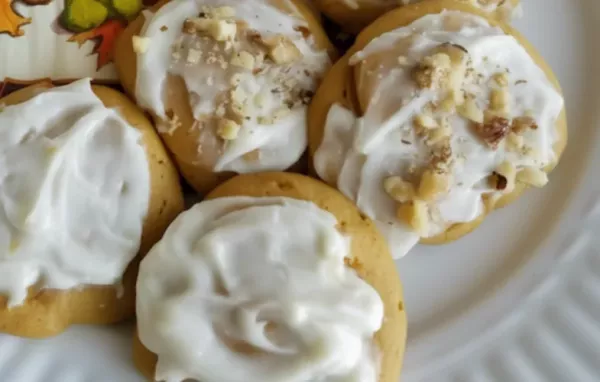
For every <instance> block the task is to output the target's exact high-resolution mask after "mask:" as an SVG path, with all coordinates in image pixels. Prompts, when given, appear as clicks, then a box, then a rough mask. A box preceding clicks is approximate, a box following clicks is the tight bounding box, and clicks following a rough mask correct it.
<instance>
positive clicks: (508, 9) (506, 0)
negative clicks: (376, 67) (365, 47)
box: [313, 0, 520, 33]
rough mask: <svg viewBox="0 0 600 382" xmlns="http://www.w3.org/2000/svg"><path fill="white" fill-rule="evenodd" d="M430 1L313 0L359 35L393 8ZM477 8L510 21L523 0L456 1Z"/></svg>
mask: <svg viewBox="0 0 600 382" xmlns="http://www.w3.org/2000/svg"><path fill="white" fill-rule="evenodd" d="M422 1H429V0H313V3H314V4H315V6H316V7H317V8H318V9H320V10H321V11H322V12H323V13H324V14H325V15H327V16H328V17H329V18H331V19H332V20H334V21H335V22H336V23H338V24H339V25H341V26H342V27H343V28H344V29H345V30H346V31H349V32H354V33H358V32H360V31H361V30H362V29H363V28H364V27H366V26H367V25H369V24H370V23H372V22H373V21H375V20H376V19H377V18H378V17H380V16H382V15H383V14H385V13H386V12H389V11H391V10H392V9H394V8H396V7H399V6H402V5H407V4H412V3H417V2H422ZM455 1H458V2H462V3H465V4H470V5H473V6H477V7H479V8H480V9H482V10H484V11H485V12H486V13H487V14H489V15H490V16H491V17H494V18H497V19H499V20H507V19H510V18H511V17H512V15H513V13H514V12H518V11H519V10H520V0H455Z"/></svg>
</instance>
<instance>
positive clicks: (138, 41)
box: [131, 36, 150, 54]
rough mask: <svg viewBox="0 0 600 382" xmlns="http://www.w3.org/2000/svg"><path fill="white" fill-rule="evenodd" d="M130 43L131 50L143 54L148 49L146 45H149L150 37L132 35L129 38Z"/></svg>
mask: <svg viewBox="0 0 600 382" xmlns="http://www.w3.org/2000/svg"><path fill="white" fill-rule="evenodd" d="M131 43H132V44H133V51H134V52H135V53H137V54H143V53H146V52H147V51H148V47H149V46H150V38H149V37H140V36H133V37H132V38H131Z"/></svg>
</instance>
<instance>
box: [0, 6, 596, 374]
mask: <svg viewBox="0 0 600 382" xmlns="http://www.w3.org/2000/svg"><path fill="white" fill-rule="evenodd" d="M524 5H525V18H524V19H522V20H520V21H518V22H517V26H518V28H519V29H520V30H522V31H523V32H524V33H525V35H526V36H527V37H528V38H529V39H530V40H532V42H533V43H534V44H535V45H536V46H537V47H538V48H539V50H540V51H541V52H542V54H543V55H544V56H545V57H546V59H547V60H548V61H549V62H550V64H551V66H552V67H553V68H554V70H555V71H556V73H557V74H558V77H559V78H560V80H561V83H562V85H563V88H564V92H565V96H566V103H567V109H568V117H569V132H570V143H569V147H568V149H567V151H566V153H565V156H564V158H563V160H562V162H561V164H560V166H559V167H558V169H557V170H556V171H555V172H554V173H553V174H552V177H551V180H552V182H551V183H550V185H549V186H548V187H547V188H545V189H543V190H536V191H530V192H529V193H527V194H526V195H525V196H524V197H523V198H522V199H520V200H519V201H518V202H517V203H516V204H515V205H511V206H510V207H508V208H506V209H504V210H502V211H500V212H497V213H496V214H494V215H493V216H492V217H490V218H489V219H488V220H487V221H486V222H485V223H484V224H483V226H482V227H481V228H480V229H478V230H477V231H476V232H475V233H473V234H471V235H470V236H468V237H466V238H464V239H462V240H460V241H459V242H457V243H454V244H451V245H447V246H443V247H420V248H417V249H416V250H415V251H414V253H412V254H411V255H409V256H408V257H407V258H405V259H403V260H402V261H400V262H399V263H398V267H399V269H400V272H401V274H402V278H403V282H404V286H405V294H406V309H407V311H408V314H409V324H410V327H409V343H408V349H407V354H406V361H405V368H404V371H403V381H404V382H430V381H431V382H446V381H448V382H463V381H464V382H471V381H472V382H488V381H489V382H496V381H497V382H536V381H541V382H554V381H556V382H592V381H600V367H598V361H599V360H600V235H599V234H600V171H599V170H600V114H599V112H600V99H599V98H598V94H600V52H599V51H598V46H599V45H598V44H599V41H598V40H600V1H598V0H525V4H524ZM130 336H131V326H128V325H124V326H121V327H117V328H88V327H75V328H72V329H70V330H69V331H68V332H67V333H65V334H63V335H61V336H59V337H57V338H54V339H50V340H44V341H31V340H22V339H17V338H12V337H8V336H0V380H1V381H6V382H13V381H14V382H59V381H60V382H93V381H111V382H112V381H115V382H121V381H122V382H136V381H142V380H143V379H142V378H141V377H140V376H139V375H138V374H137V373H136V372H135V370H134V368H133V366H132V364H131V354H130V353H131V351H130Z"/></svg>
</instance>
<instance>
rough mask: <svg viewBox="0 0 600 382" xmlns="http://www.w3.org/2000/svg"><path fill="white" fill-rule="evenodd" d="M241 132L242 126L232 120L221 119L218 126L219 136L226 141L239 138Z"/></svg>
mask: <svg viewBox="0 0 600 382" xmlns="http://www.w3.org/2000/svg"><path fill="white" fill-rule="evenodd" d="M239 131H240V125H238V124H237V123H236V122H235V121H232V120H231V119H226V118H223V119H220V120H219V122H218V126H217V135H218V136H219V137H221V138H222V139H224V140H226V141H230V140H234V139H236V138H237V136H238V133H239Z"/></svg>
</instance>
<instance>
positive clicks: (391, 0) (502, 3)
mask: <svg viewBox="0 0 600 382" xmlns="http://www.w3.org/2000/svg"><path fill="white" fill-rule="evenodd" d="M342 1H344V2H345V3H346V4H347V5H348V6H349V7H352V8H355V9H358V8H359V2H366V3H369V2H371V3H377V4H381V5H385V6H390V7H393V6H399V5H408V4H414V3H418V2H421V1H423V0H342ZM457 1H459V2H463V3H466V4H469V5H472V6H475V7H478V8H481V9H482V10H483V11H485V12H490V13H491V12H500V13H501V15H502V16H503V17H504V18H510V17H511V16H513V15H518V14H519V13H520V11H521V6H520V4H519V6H516V7H515V5H514V2H513V1H511V0H457Z"/></svg>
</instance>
